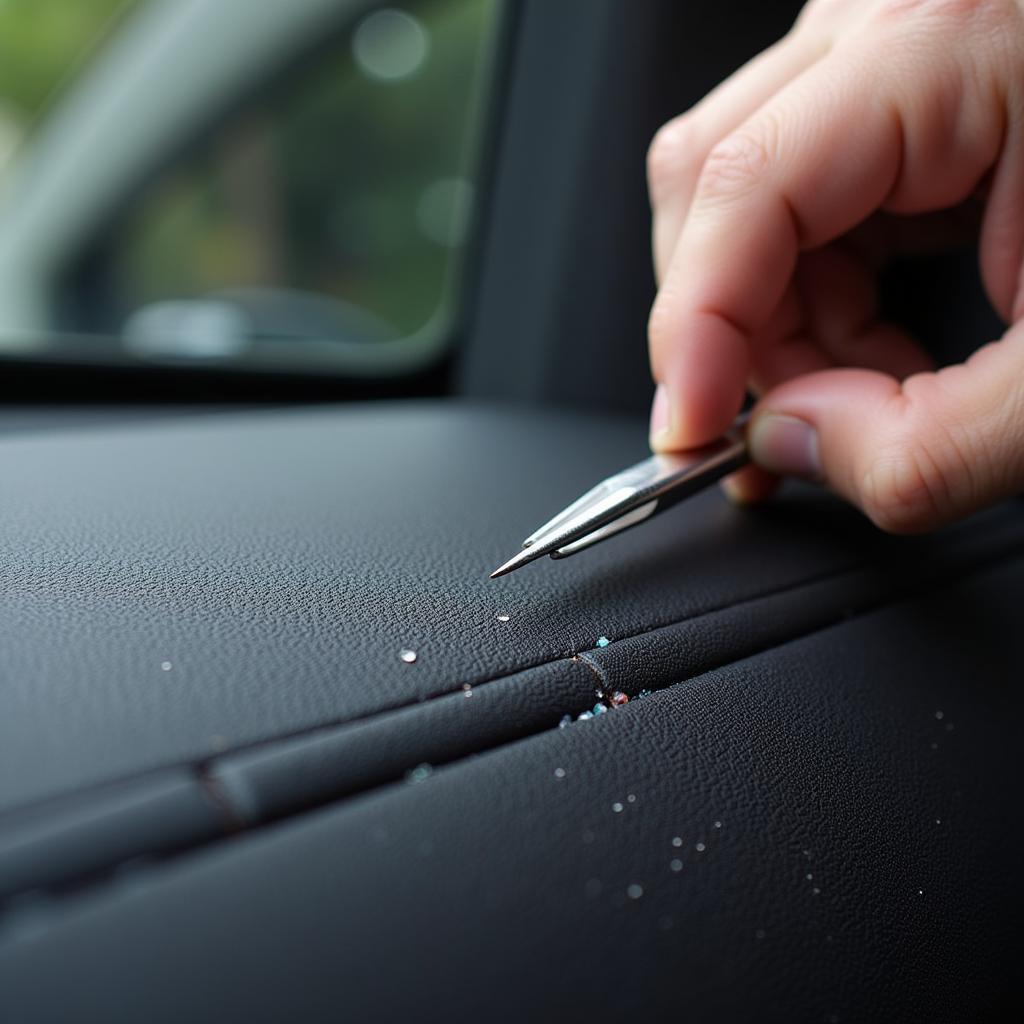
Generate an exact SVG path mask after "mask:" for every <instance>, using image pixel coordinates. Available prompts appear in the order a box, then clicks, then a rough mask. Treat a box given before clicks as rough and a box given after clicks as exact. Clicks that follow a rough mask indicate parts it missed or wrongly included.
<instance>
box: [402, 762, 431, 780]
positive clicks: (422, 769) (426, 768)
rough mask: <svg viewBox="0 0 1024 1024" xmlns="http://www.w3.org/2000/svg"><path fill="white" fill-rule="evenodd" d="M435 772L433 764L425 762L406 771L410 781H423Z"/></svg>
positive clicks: (406, 776)
mask: <svg viewBox="0 0 1024 1024" xmlns="http://www.w3.org/2000/svg"><path fill="white" fill-rule="evenodd" d="M433 772H434V767H433V765H429V764H427V763H426V762H424V763H423V764H418V765H416V767H415V768H413V769H412V770H411V771H408V772H406V773H405V778H406V780H407V781H408V782H423V781H425V780H426V779H429V778H430V776H431V775H432V774H433Z"/></svg>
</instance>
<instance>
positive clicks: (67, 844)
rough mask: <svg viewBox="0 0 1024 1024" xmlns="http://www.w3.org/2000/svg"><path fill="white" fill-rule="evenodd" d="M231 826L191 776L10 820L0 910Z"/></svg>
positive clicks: (172, 775) (130, 786)
mask: <svg viewBox="0 0 1024 1024" xmlns="http://www.w3.org/2000/svg"><path fill="white" fill-rule="evenodd" d="M233 824H234V822H233V819H232V818H231V817H230V816H228V814H227V813H226V809H225V808H224V807H222V806H220V805H219V804H218V803H217V800H216V799H215V798H214V797H213V796H212V795H211V793H210V792H209V791H208V790H207V789H206V788H205V787H204V786H203V784H202V783H201V780H200V779H199V778H198V777H197V776H196V775H195V773H193V772H191V771H188V770H186V769H176V770H169V771H163V772H158V773H155V774H153V775H148V776H145V777H143V778H140V779H132V780H130V781H127V782H121V783H115V784H112V785H110V786H107V787H105V788H104V789H103V790H102V791H99V792H94V793H89V794H86V795H84V796H83V795H78V794H76V795H75V797H73V798H67V799H65V800H61V801H55V802H54V803H52V804H47V805H44V806H42V807H39V808H30V809H27V810H24V811H21V812H18V813H14V814H10V815H8V816H6V817H5V818H4V820H3V827H2V828H0V907H3V906H4V902H3V901H4V900H5V899H10V898H11V897H14V896H22V895H24V894H26V893H29V894H31V893H34V892H37V891H39V890H44V889H59V888H60V887H61V886H62V885H65V884H66V883H70V882H74V883H76V884H81V883H82V882H83V881H86V882H87V881H89V880H90V878H91V876H92V875H94V874H101V873H106V872H109V871H110V870H111V869H113V868H117V867H120V866H121V865H123V864H126V863H130V862H131V861H132V860H134V859H135V858H138V857H143V856H147V857H152V856H154V855H162V854H167V853H171V852H174V851H176V850H180V849H182V848H184V847H189V846H195V845H197V844H199V843H204V842H209V841H210V840H212V839H218V838H221V837H222V836H223V835H224V834H225V833H226V832H227V831H228V830H229V829H230V828H231V827H232V826H233Z"/></svg>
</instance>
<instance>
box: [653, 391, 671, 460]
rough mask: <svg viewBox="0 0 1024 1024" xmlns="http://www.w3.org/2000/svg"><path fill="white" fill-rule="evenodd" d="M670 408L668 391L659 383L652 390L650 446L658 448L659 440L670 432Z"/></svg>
mask: <svg viewBox="0 0 1024 1024" xmlns="http://www.w3.org/2000/svg"><path fill="white" fill-rule="evenodd" d="M670 427H671V421H670V409H669V404H668V391H666V390H665V385H664V384H659V385H658V387H657V389H656V390H655V392H654V403H653V404H652V405H651V433H650V436H651V447H652V448H658V447H659V440H664V439H665V438H667V437H668V435H669V433H670Z"/></svg>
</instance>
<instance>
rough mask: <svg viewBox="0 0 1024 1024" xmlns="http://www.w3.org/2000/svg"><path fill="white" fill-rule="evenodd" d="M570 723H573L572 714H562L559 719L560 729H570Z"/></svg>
mask: <svg viewBox="0 0 1024 1024" xmlns="http://www.w3.org/2000/svg"><path fill="white" fill-rule="evenodd" d="M570 725H572V715H562V717H561V718H560V719H559V720H558V728H559V729H568V728H569V726H570Z"/></svg>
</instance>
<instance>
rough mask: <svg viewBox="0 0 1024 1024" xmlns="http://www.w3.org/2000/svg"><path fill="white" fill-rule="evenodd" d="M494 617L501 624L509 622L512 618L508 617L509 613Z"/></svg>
mask: <svg viewBox="0 0 1024 1024" xmlns="http://www.w3.org/2000/svg"><path fill="white" fill-rule="evenodd" d="M494 617H495V618H496V619H497V620H498V621H499V622H508V620H509V618H510V616H509V615H508V613H507V612H498V614H497V615H495V616H494Z"/></svg>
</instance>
